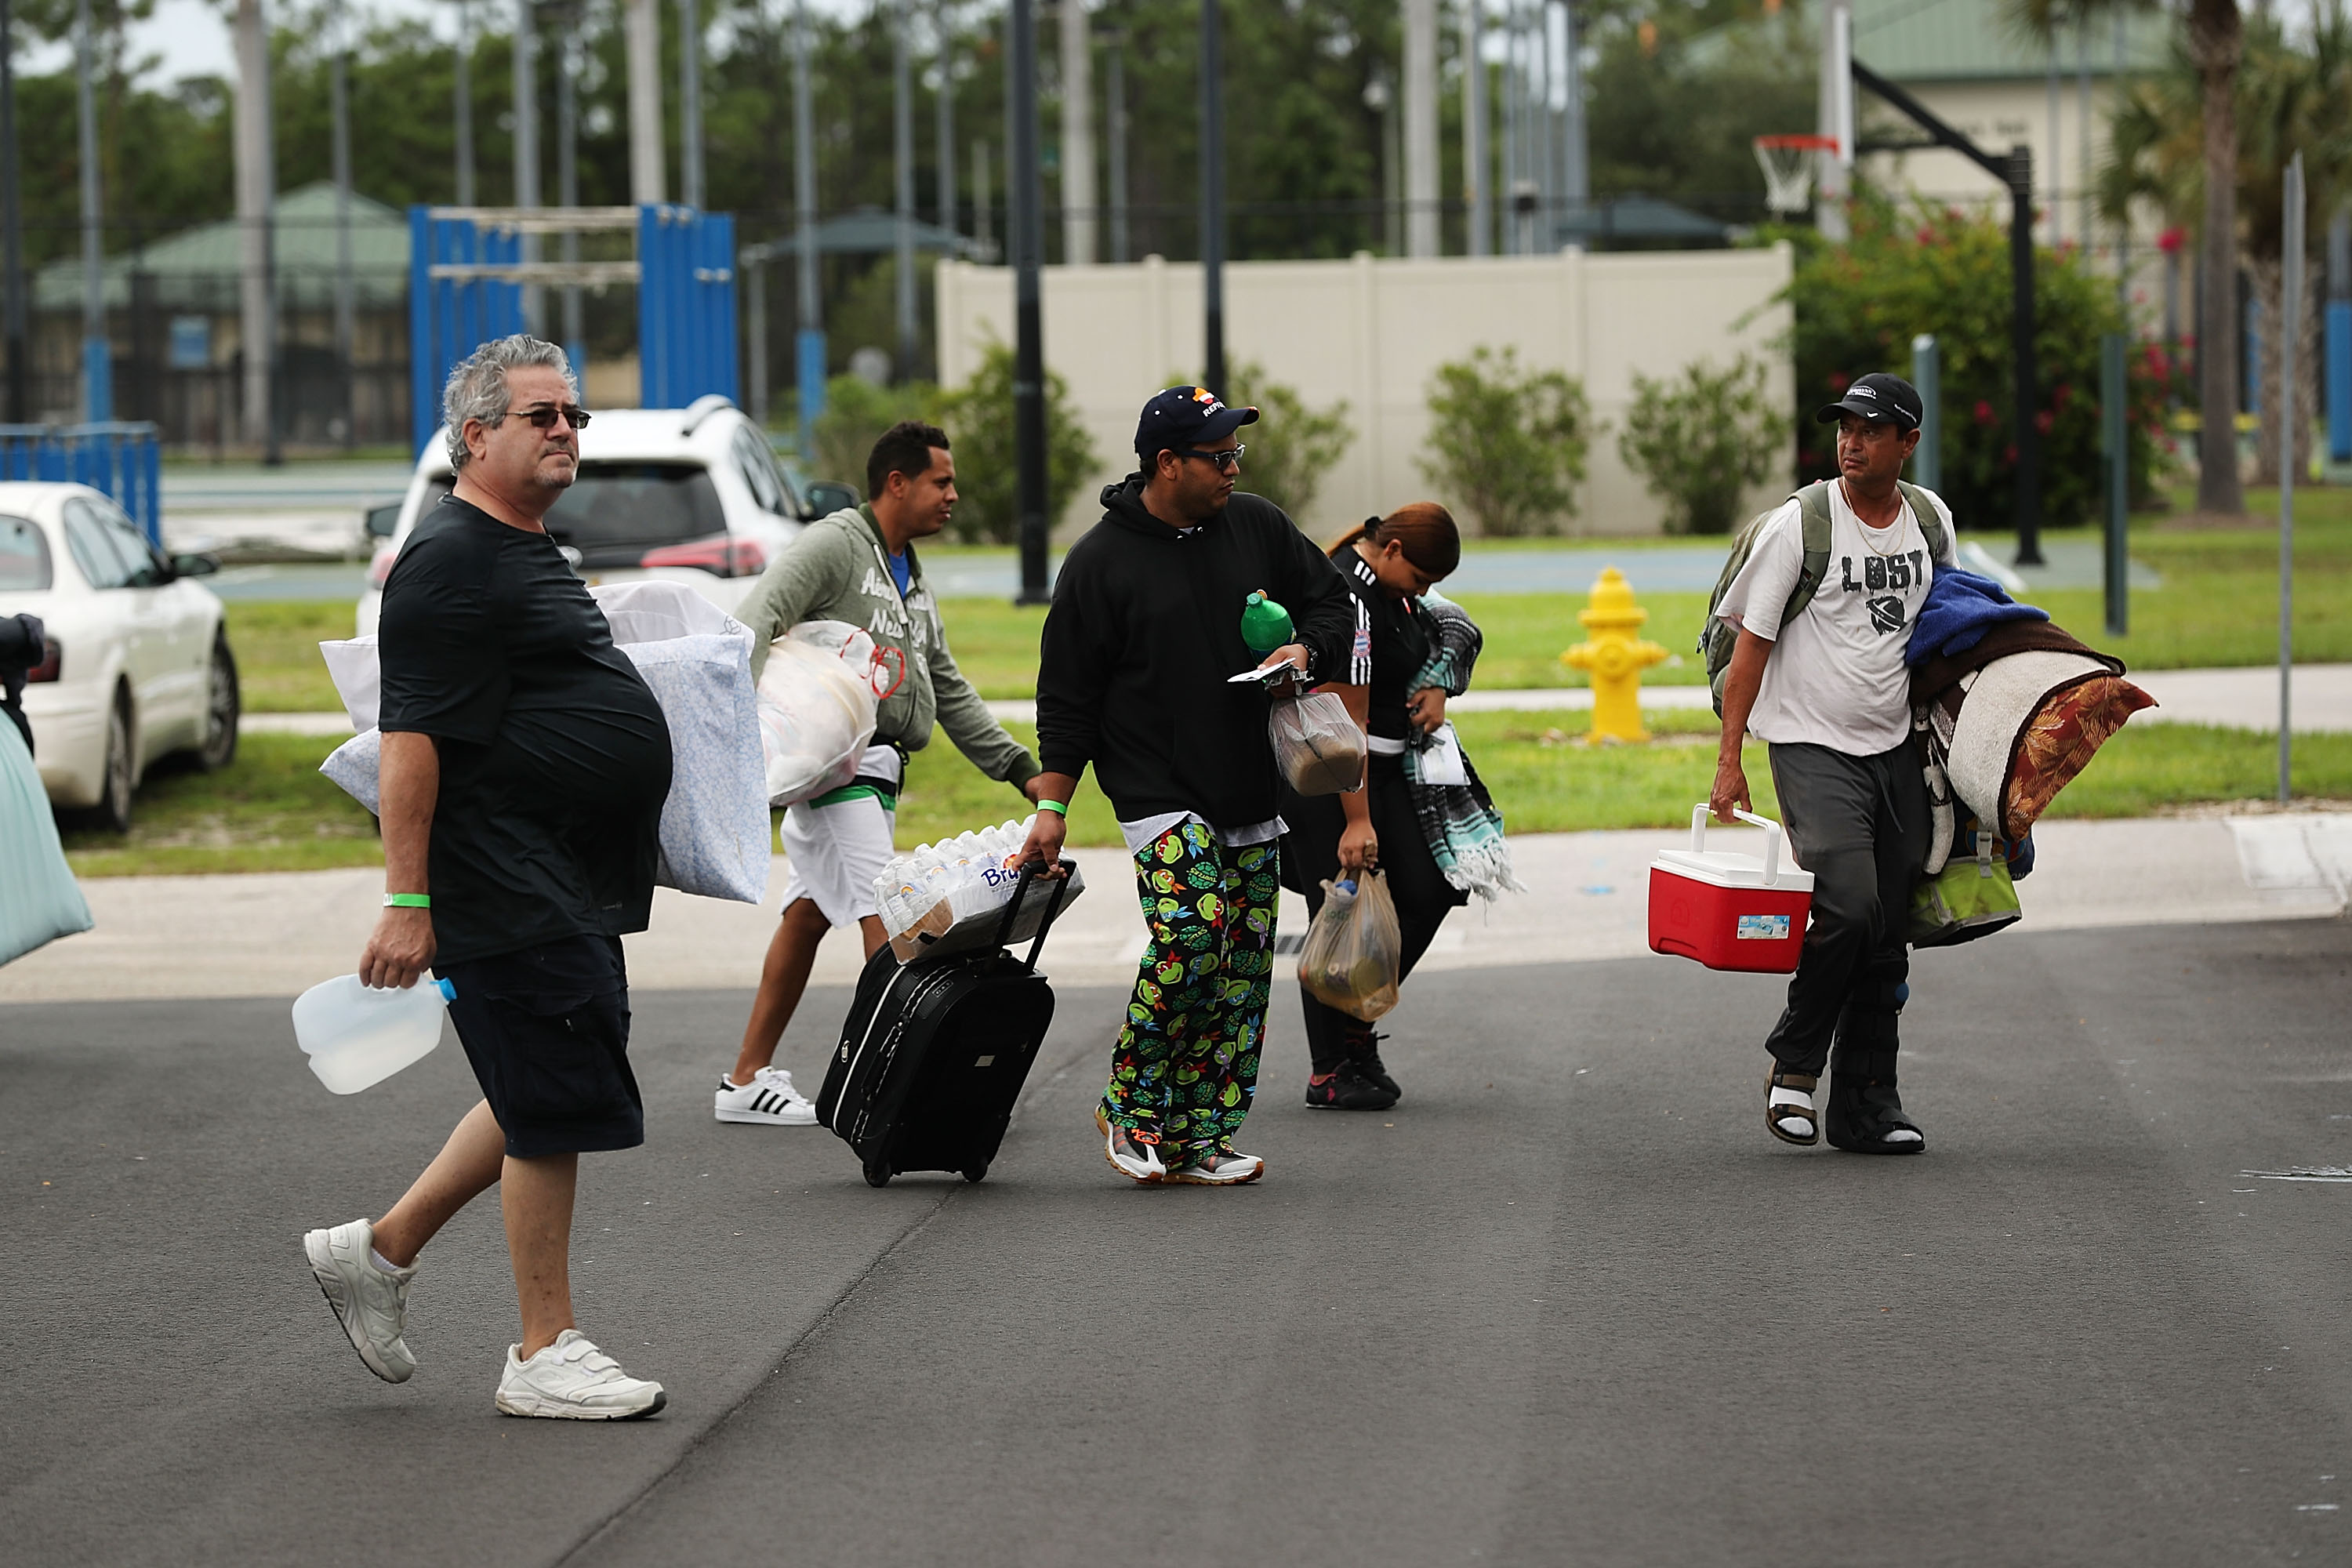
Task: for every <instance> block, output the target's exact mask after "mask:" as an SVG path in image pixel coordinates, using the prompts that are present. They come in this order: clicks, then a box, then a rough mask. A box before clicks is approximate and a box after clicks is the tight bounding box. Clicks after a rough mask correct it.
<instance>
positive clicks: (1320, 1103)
mask: <svg viewBox="0 0 2352 1568" xmlns="http://www.w3.org/2000/svg"><path fill="white" fill-rule="evenodd" d="M1396 1102H1397V1097H1396V1092H1395V1091H1394V1090H1393V1089H1382V1088H1381V1086H1380V1085H1379V1084H1376V1083H1374V1082H1372V1080H1371V1079H1368V1078H1366V1077H1365V1076H1364V1075H1363V1074H1362V1073H1360V1072H1359V1071H1358V1070H1357V1068H1356V1064H1355V1063H1354V1062H1352V1061H1344V1062H1341V1063H1340V1064H1339V1067H1338V1068H1335V1069H1333V1071H1332V1074H1331V1076H1330V1077H1329V1078H1327V1079H1324V1080H1323V1081H1322V1082H1320V1083H1315V1082H1312V1081H1310V1082H1309V1083H1308V1084H1307V1104H1308V1105H1309V1106H1311V1107H1313V1108H1314V1109H1316V1110H1387V1109H1388V1108H1389V1107H1390V1106H1391V1105H1394V1104H1395V1103H1396Z"/></svg>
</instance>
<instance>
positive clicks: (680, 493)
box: [359, 394, 809, 637]
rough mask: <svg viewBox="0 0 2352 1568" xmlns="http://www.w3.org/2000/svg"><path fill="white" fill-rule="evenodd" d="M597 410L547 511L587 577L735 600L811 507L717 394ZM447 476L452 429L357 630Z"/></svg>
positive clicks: (391, 546)
mask: <svg viewBox="0 0 2352 1568" xmlns="http://www.w3.org/2000/svg"><path fill="white" fill-rule="evenodd" d="M594 413H595V416H596V417H595V418H594V420H593V421H592V422H591V423H590V424H589V426H588V428H586V429H585V430H583V431H581V432H580V472H579V477H578V478H576V479H573V480H572V488H571V489H567V490H565V491H564V492H563V499H562V500H559V501H557V502H556V503H555V507H554V510H551V511H550V512H549V513H548V514H547V531H548V534H549V536H550V537H551V538H552V539H553V540H554V541H555V542H556V543H558V544H560V545H562V547H563V548H564V551H565V553H566V555H567V557H568V558H569V559H570V560H571V561H572V566H573V569H574V570H576V571H577V572H578V573H579V574H581V575H582V576H583V577H585V578H586V579H587V580H588V581H589V582H590V583H592V584H596V583H625V582H631V581H635V580H639V579H644V578H667V579H669V580H671V581H674V582H682V583H685V584H688V586H690V587H692V588H693V589H694V591H695V592H696V593H698V594H699V595H702V596H703V597H704V598H706V599H708V600H709V601H710V602H711V603H712V604H714V605H718V606H719V608H720V609H722V610H727V611H730V612H731V611H732V610H734V608H735V607H736V606H737V605H740V604H741V603H742V602H743V598H744V595H747V594H749V593H750V592H751V585H752V584H754V583H755V582H757V581H758V580H759V576H760V574H761V573H762V572H764V571H766V570H767V569H768V563H769V562H771V561H772V560H774V559H775V557H776V554H777V552H779V551H781V550H782V549H783V547H784V546H785V545H787V544H789V543H791V542H792V540H793V536H794V535H795V534H797V533H799V532H800V531H801V529H802V528H803V526H804V525H805V524H806V522H807V521H808V516H809V511H808V503H807V502H806V501H804V500H803V499H802V498H801V495H800V492H799V491H798V490H796V489H793V483H792V480H791V479H789V478H787V477H786V475H785V473H784V471H783V470H782V468H779V467H778V466H777V464H776V458H775V453H774V451H773V450H772V448H771V447H770V446H769V444H768V437H767V436H766V434H765V433H764V432H762V431H761V428H760V427H759V426H757V425H754V424H753V423H752V422H751V418H750V417H749V416H747V415H745V414H744V413H743V411H742V410H740V409H739V408H737V407H736V406H735V405H734V404H733V403H732V402H731V401H730V400H729V399H727V398H724V397H720V396H719V395H716V394H714V395H711V396H709V397H703V398H698V399H697V400H696V401H695V402H694V404H693V405H692V406H690V407H687V408H611V409H604V408H600V409H597V410H594ZM450 485H451V476H450V468H449V456H448V433H447V431H446V429H443V430H437V431H436V432H434V436H433V440H432V442H431V444H430V445H428V446H427V447H425V452H424V455H423V456H422V457H420V458H417V459H416V472H415V475H414V476H413V477H412V478H411V479H409V481H408V494H407V496H406V497H405V499H404V500H402V502H401V507H400V520H399V521H398V523H397V524H395V525H394V531H393V536H392V539H391V541H390V542H388V543H386V544H384V545H383V547H382V548H381V549H379V550H378V551H377V552H375V560H374V562H373V563H372V564H371V565H370V566H369V568H368V585H367V590H366V592H364V593H363V594H362V595H360V603H359V634H360V635H361V636H362V637H365V636H367V635H368V634H369V633H371V632H373V631H374V630H375V628H376V616H377V614H378V612H379V610H380V609H381V607H382V605H383V583H384V579H385V578H386V577H388V576H390V575H391V574H392V563H393V562H394V560H395V559H396V558H398V556H399V554H400V548H401V546H402V545H404V544H405V543H407V542H408V536H409V535H410V534H411V533H413V532H415V529H416V524H417V522H418V521H420V520H421V519H422V518H424V516H425V513H426V512H427V511H429V510H431V509H432V508H433V507H435V506H436V505H438V504H439V503H440V500H441V498H442V497H443V496H446V495H447V494H448V493H449V489H450Z"/></svg>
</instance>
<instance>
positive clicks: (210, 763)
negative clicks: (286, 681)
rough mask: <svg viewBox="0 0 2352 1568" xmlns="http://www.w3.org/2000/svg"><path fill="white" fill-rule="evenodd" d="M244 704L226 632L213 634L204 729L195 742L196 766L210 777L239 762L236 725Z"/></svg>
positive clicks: (234, 660)
mask: <svg viewBox="0 0 2352 1568" xmlns="http://www.w3.org/2000/svg"><path fill="white" fill-rule="evenodd" d="M244 711H245V704H244V700H243V697H242V696H241V694H240V693H239V691H238V689H237V681H236V655H235V654H233V653H231V652H230V651H229V647H228V632H227V630H226V628H223V629H222V630H220V631H216V632H215V633H214V634H213V657H212V662H211V663H210V664H209V665H208V666H207V667H206V668H205V727H204V732H203V734H202V736H201V738H199V740H198V741H197V742H196V765H197V766H198V767H200V768H202V769H203V770H204V771H205V772H206V773H218V772H219V771H220V770H221V769H223V768H225V767H226V766H228V765H229V764H230V763H233V762H235V761H236V724H237V721H238V720H239V719H240V718H242V717H243V716H244Z"/></svg>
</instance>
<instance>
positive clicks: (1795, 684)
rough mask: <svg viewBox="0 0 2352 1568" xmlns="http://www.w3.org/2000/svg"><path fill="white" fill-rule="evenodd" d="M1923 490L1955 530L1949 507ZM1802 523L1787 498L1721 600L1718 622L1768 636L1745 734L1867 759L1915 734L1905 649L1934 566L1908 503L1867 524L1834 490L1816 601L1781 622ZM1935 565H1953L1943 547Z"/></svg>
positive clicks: (1839, 487)
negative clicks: (1885, 519)
mask: <svg viewBox="0 0 2352 1568" xmlns="http://www.w3.org/2000/svg"><path fill="white" fill-rule="evenodd" d="M1920 493H1921V494H1923V495H1926V496H1927V500H1928V501H1929V502H1930V503H1931V504H1932V505H1933V506H1934V507H1935V509H1936V511H1937V515H1938V516H1939V517H1940V518H1941V519H1942V521H1943V524H1944V537H1945V539H1946V540H1947V541H1949V540H1950V538H1951V537H1952V513H1951V509H1950V508H1948V507H1947V506H1945V505H1944V502H1943V500H1942V498H1941V497H1939V496H1937V495H1936V494H1935V493H1934V492H1932V491H1922V492H1920ZM1804 563H1805V536H1804V523H1803V520H1802V517H1801V513H1800V510H1799V508H1798V505H1797V502H1796V500H1795V499H1794V498H1793V497H1792V498H1790V500H1789V502H1788V504H1787V505H1785V506H1783V507H1782V508H1781V509H1780V510H1779V511H1776V512H1774V513H1773V514H1772V516H1771V518H1770V519H1769V521H1767V522H1766V523H1765V524H1764V527H1763V530H1762V531H1760V532H1759V534H1758V535H1757V536H1756V548H1755V550H1754V551H1753V552H1751V553H1750V554H1749V555H1748V561H1747V563H1746V564H1744V565H1743V566H1741V567H1740V569H1739V574H1738V576H1736V577H1734V578H1733V579H1732V580H1731V586H1730V587H1729V588H1728V589H1727V590H1726V591H1725V593H1724V595H1723V602H1722V604H1721V605H1719V606H1717V609H1718V613H1719V614H1721V615H1722V616H1723V617H1724V619H1726V620H1727V621H1731V622H1734V623H1736V624H1738V626H1742V627H1744V628H1745V629H1746V630H1748V631H1751V632H1754V633H1755V634H1756V635H1757V636H1758V637H1765V638H1768V639H1769V640H1770V641H1771V642H1772V643H1773V645H1774V646H1773V648H1772V657H1771V658H1769V659H1767V660H1766V661H1765V663H1764V684H1763V687H1762V689H1760V690H1759V691H1758V692H1757V695H1756V707H1755V709H1754V710H1753V711H1752V712H1750V713H1749V714H1748V733H1750V734H1752V735H1754V736H1756V737H1757V738H1759V740H1764V741H1769V742H1777V743H1780V744H1782V745H1790V744H1795V743H1799V742H1804V743H1810V744H1812V745H1817V746H1827V747H1829V748H1830V749H1831V750H1832V751H1837V752H1845V753H1846V754H1847V755H1849V756H1862V757H1866V756H1874V755H1876V754H1877V753H1878V752H1885V751H1891V750H1893V749H1894V748H1895V747H1896V746H1899V745H1901V744H1902V743H1903V741H1904V738H1905V737H1906V735H1908V734H1909V733H1910V732H1911V681H1910V672H1909V670H1908V669H1907V668H1906V667H1905V665H1904V663H1903V650H1904V648H1905V647H1906V645H1907V644H1908V643H1909V642H1910V640H1911V623H1912V622H1913V621H1914V620H1916V619H1917V618H1918V614H1919V605H1920V604H1921V602H1922V601H1924V600H1925V599H1926V598H1927V583H1928V580H1929V578H1930V577H1931V576H1932V575H1933V574H1934V568H1935V566H1936V565H1937V564H1938V563H1937V562H1932V561H1930V559H1929V558H1928V553H1927V536H1926V535H1925V534H1924V533H1922V532H1921V531H1920V529H1919V523H1918V520H1917V519H1916V518H1914V517H1913V516H1912V515H1911V509H1910V508H1909V507H1908V506H1906V507H1904V508H1903V509H1902V510H1901V511H1900V512H1898V513H1897V514H1896V516H1895V521H1893V522H1891V523H1889V524H1888V525H1887V526H1886V527H1885V528H1869V527H1865V526H1864V523H1863V521H1862V520H1861V519H1860V518H1858V517H1856V516H1854V514H1853V508H1852V507H1850V506H1848V505H1847V504H1846V500H1845V487H1844V486H1843V484H1839V483H1836V482H1832V484H1831V486H1830V561H1829V570H1828V572H1827V573H1826V574H1824V575H1823V576H1822V585H1821V587H1820V588H1819V589H1817V590H1816V591H1815V592H1814V594H1813V599H1812V603H1811V604H1810V605H1806V606H1805V608H1804V609H1803V610H1802V611H1801V613H1800V614H1799V615H1798V616H1797V618H1796V619H1795V620H1793V621H1791V622H1790V623H1789V624H1788V625H1787V626H1782V625H1781V624H1780V612H1781V611H1782V610H1783V609H1785V608H1786V607H1787V606H1788V603H1789V595H1790V591H1791V590H1793V589H1794V588H1795V587H1796V585H1797V576H1798V574H1799V573H1800V572H1801V571H1802V570H1803V568H1804ZM1940 564H1942V565H1946V566H1949V565H1951V564H1952V559H1951V556H1950V555H1949V554H1948V553H1947V554H1946V555H1945V556H1944V557H1943V558H1942V561H1941V562H1940Z"/></svg>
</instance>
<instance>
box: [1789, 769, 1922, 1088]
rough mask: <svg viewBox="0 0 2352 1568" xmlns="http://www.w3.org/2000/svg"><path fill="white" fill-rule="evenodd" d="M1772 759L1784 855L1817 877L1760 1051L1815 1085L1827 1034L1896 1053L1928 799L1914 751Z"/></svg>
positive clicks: (1826, 1051) (1845, 1043)
mask: <svg viewBox="0 0 2352 1568" xmlns="http://www.w3.org/2000/svg"><path fill="white" fill-rule="evenodd" d="M1771 755H1772V784H1773V787H1774V788H1775V789H1776V790H1778V791H1779V792H1780V817H1781V821H1782V822H1783V824H1784V825H1785V826H1787V828H1788V830H1789V847H1790V849H1792V850H1793V851H1794V852H1795V854H1796V857H1797V859H1798V862H1799V863H1800V864H1801V865H1802V866H1803V867H1804V868H1805V869H1806V870H1808V871H1811V873H1812V874H1813V911H1812V921H1811V923H1810V924H1809V925H1808V926H1807V927H1806V928H1805V948H1804V954H1803V956H1802V957H1801V958H1800V959H1799V960H1798V962H1797V973H1796V974H1795V976H1794V977H1793V978H1792V979H1790V982H1789V1005H1788V1006H1787V1008H1786V1009H1785V1010H1784V1011H1783V1012H1782V1013H1781V1015H1780V1022H1779V1023H1778V1024H1775V1025H1774V1026H1772V1033H1771V1035H1770V1036H1769V1037H1768V1038H1767V1039H1766V1040H1765V1042H1764V1047H1765V1049H1767V1050H1769V1051H1770V1052H1771V1053H1772V1055H1773V1056H1774V1057H1776V1058H1779V1059H1780V1063H1781V1065H1783V1066H1784V1067H1787V1068H1790V1070H1791V1071H1794V1072H1801V1073H1811V1074H1814V1075H1816V1076H1818V1075H1819V1074H1820V1073H1821V1072H1822V1069H1823V1068H1825V1067H1827V1066H1828V1065H1829V1058H1830V1042H1831V1038H1832V1035H1835V1036H1836V1037H1839V1039H1840V1040H1841V1042H1842V1047H1864V1048H1878V1049H1885V1050H1887V1051H1890V1052H1891V1051H1892V1050H1893V1049H1894V1048H1895V1016H1896V1015H1897V1014H1898V1013H1899V1012H1901V1010H1902V1003H1903V996H1904V994H1905V993H1904V990H1903V987H1904V985H1905V984H1906V982H1907V980H1908V978H1909V976H1910V973H1911V959H1910V950H1909V945H1908V942H1907V941H1906V931H1907V928H1908V924H1909V920H1910V910H1911V889H1912V885H1913V883H1914V882H1915V881H1916V879H1917V878H1918V876H1919V868H1920V866H1921V864H1922V863H1923V862H1924V861H1925V860H1926V859H1927V836H1928V831H1929V825H1928V817H1927V786H1926V784H1925V783H1924V782H1923V781H1922V779H1921V777H1920V773H1919V760H1918V754H1917V753H1916V752H1915V751H1914V750H1913V749H1912V748H1911V746H1910V745H1908V744H1907V743H1906V744H1905V745H1901V746H1897V747H1895V749H1894V750H1893V751H1891V752H1880V753H1879V754H1878V755H1876V756H1874V757H1853V756H1847V755H1846V754H1844V753H1843V752H1833V751H1831V750H1830V749H1829V748H1828V747H1826V746H1814V745H1786V746H1782V745H1775V746H1774V747H1773V748H1772V751H1771ZM1889 1076H1890V1077H1891V1074H1890V1075H1889Z"/></svg>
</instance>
